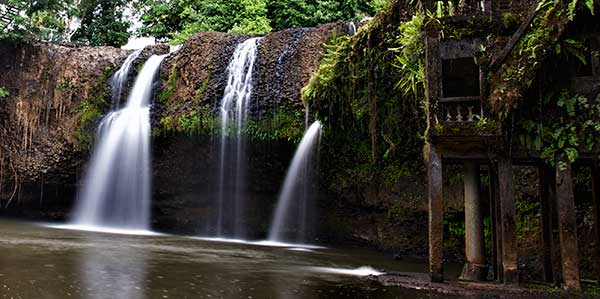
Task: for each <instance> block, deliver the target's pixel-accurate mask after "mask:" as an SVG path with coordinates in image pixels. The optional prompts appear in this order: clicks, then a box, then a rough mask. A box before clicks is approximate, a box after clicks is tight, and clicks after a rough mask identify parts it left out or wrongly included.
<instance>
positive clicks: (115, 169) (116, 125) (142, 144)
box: [73, 53, 167, 230]
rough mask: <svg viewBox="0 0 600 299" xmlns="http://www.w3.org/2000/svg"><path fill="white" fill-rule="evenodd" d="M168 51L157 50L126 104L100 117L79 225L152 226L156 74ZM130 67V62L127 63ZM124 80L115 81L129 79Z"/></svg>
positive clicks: (76, 218)
mask: <svg viewBox="0 0 600 299" xmlns="http://www.w3.org/2000/svg"><path fill="white" fill-rule="evenodd" d="M134 54H135V53H134ZM134 54H132V55H134ZM166 56H167V55H161V56H156V55H155V56H152V57H150V58H149V59H148V60H147V61H146V63H145V64H144V66H143V68H142V70H141V71H140V73H139V75H138V76H137V78H136V80H135V83H134V86H133V89H132V90H131V92H130V95H129V98H128V101H127V104H126V106H125V107H123V108H122V109H119V110H113V111H111V112H110V113H108V114H107V115H106V116H105V117H104V119H103V120H102V122H101V123H100V126H99V127H98V132H97V138H98V139H97V140H98V143H97V145H96V146H95V148H94V152H93V155H92V159H91V162H90V166H89V169H88V170H87V172H86V176H85V179H84V181H83V185H82V186H81V189H80V191H79V193H78V194H79V198H78V201H77V205H76V207H75V212H74V218H73V223H74V224H75V225H77V226H81V227H84V228H89V229H95V228H98V227H100V228H102V227H107V228H119V229H131V230H148V229H149V227H150V225H149V222H150V188H151V185H150V184H151V182H150V176H151V169H150V101H151V97H152V91H153V82H154V78H155V76H156V74H157V72H158V69H159V67H160V64H161V62H162V60H163V59H164V58H165V57H166ZM130 57H131V56H130ZM128 60H129V59H128ZM132 60H134V59H132ZM129 67H130V65H126V64H124V65H123V67H122V68H129ZM123 73H124V74H126V73H128V70H123ZM125 77H126V76H123V78H125ZM122 80H126V79H122ZM118 81H119V80H114V81H113V84H119V85H120V84H123V82H118ZM114 87H115V86H113V88H114Z"/></svg>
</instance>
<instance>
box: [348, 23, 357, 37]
mask: <svg viewBox="0 0 600 299" xmlns="http://www.w3.org/2000/svg"><path fill="white" fill-rule="evenodd" d="M348 34H349V35H350V36H354V35H356V24H354V22H350V23H348Z"/></svg>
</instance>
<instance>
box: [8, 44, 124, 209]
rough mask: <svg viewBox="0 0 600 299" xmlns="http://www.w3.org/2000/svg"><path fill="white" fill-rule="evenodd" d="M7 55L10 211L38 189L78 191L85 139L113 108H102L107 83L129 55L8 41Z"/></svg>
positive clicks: (117, 51)
mask: <svg viewBox="0 0 600 299" xmlns="http://www.w3.org/2000/svg"><path fill="white" fill-rule="evenodd" d="M0 53H1V55H0V87H3V88H5V89H6V90H7V91H8V92H9V95H8V96H7V97H5V98H0V140H1V142H0V204H1V205H2V207H3V208H4V207H6V206H7V205H8V204H9V202H11V203H12V205H15V206H16V205H18V204H21V203H22V202H20V201H19V199H20V198H22V197H26V194H27V193H28V190H27V186H28V185H30V184H35V185H36V186H40V185H44V184H46V185H54V186H59V185H63V184H65V185H72V184H74V182H75V179H74V178H75V177H76V173H77V169H78V167H79V165H80V164H81V162H82V158H83V157H84V156H85V154H86V150H87V144H88V142H87V140H85V139H86V138H87V137H86V136H87V134H84V132H86V131H87V130H88V129H89V128H88V126H92V125H93V124H92V123H93V121H94V120H93V118H94V117H95V114H100V113H101V112H102V111H103V109H104V108H105V107H104V106H103V105H96V103H102V102H104V101H106V98H107V95H108V94H109V92H110V89H109V87H108V83H107V80H108V78H109V76H110V74H111V73H112V71H113V70H114V69H115V68H117V67H118V65H119V63H120V61H121V60H123V59H124V58H125V56H126V55H127V52H126V51H123V50H120V49H115V48H108V47H101V48H72V47H64V46H59V45H52V44H45V43H13V42H10V41H2V42H0ZM42 182H43V183H42ZM23 187H25V188H23ZM40 189H42V190H43V188H40ZM59 189H60V188H59ZM65 189H70V188H69V187H66V188H65ZM46 190H48V189H46ZM36 193H37V194H38V195H39V194H40V193H39V192H37V190H36ZM41 193H43V191H42V192H41ZM38 197H39V196H38ZM38 201H39V199H38V200H36V202H38Z"/></svg>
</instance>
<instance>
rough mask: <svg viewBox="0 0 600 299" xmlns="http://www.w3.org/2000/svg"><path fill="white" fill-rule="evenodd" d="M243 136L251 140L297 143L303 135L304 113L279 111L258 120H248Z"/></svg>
mask: <svg viewBox="0 0 600 299" xmlns="http://www.w3.org/2000/svg"><path fill="white" fill-rule="evenodd" d="M244 134H246V136H248V137H250V138H251V139H253V140H259V141H279V140H287V141H290V142H293V143H299V142H300V140H301V139H302V136H303V135H304V113H302V112H301V111H288V110H284V109H280V110H279V111H277V112H274V113H272V114H270V115H266V116H263V117H261V118H260V119H250V120H248V124H247V125H246V128H245V129H244Z"/></svg>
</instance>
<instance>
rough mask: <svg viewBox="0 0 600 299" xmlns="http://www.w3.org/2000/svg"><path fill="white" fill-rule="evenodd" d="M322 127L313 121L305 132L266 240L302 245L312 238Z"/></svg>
mask: <svg viewBox="0 0 600 299" xmlns="http://www.w3.org/2000/svg"><path fill="white" fill-rule="evenodd" d="M321 131H322V126H321V123H320V122H319V121H315V122H314V123H313V124H312V125H311V126H310V127H309V128H308V130H306V133H304V137H303V138H302V141H300V145H298V149H297V150H296V153H295V154H294V158H293V159H292V164H291V166H290V168H289V169H288V172H287V174H286V176H285V181H284V183H283V189H282V190H281V193H280V194H279V200H278V202H277V208H276V210H275V216H274V217H273V222H272V224H271V231H270V232H269V240H270V241H275V242H286V241H295V242H298V243H303V242H307V241H309V238H310V237H311V236H310V235H311V228H310V225H311V218H312V214H311V213H312V209H311V206H312V200H311V198H312V197H314V195H315V193H314V190H311V189H312V188H313V187H314V186H315V181H314V178H315V173H316V170H317V168H318V149H319V143H320V140H321Z"/></svg>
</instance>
